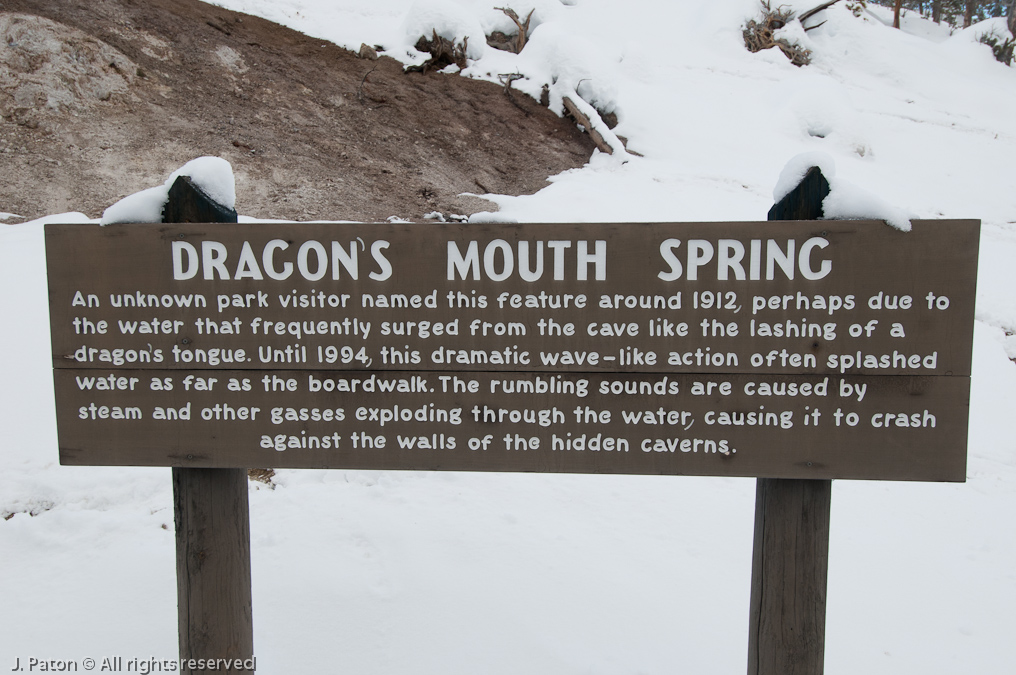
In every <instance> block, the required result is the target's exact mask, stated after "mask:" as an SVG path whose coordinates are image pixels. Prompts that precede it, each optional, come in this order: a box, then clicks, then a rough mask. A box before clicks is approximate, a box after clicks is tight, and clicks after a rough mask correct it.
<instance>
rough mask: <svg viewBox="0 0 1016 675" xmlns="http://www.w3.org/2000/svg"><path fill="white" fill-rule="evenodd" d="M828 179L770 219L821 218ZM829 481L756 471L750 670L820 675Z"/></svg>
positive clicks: (814, 178) (764, 674) (815, 171)
mask: <svg viewBox="0 0 1016 675" xmlns="http://www.w3.org/2000/svg"><path fill="white" fill-rule="evenodd" d="M828 194H829V182H828V181H827V180H826V179H825V176H823V175H822V172H821V170H819V168H818V167H811V168H810V169H809V170H808V172H807V173H806V174H805V176H804V179H803V180H802V181H801V182H800V183H799V184H798V185H797V187H796V188H794V189H793V190H791V191H790V192H789V193H788V194H787V195H786V196H785V197H784V198H783V199H782V200H780V202H779V203H777V204H775V205H773V208H772V209H770V211H769V220H818V219H819V218H821V217H822V215H823V214H822V201H823V200H824V199H825V198H826V195H828ZM832 491H833V482H832V481H831V480H790V479H785V478H759V479H758V481H757V485H756V488H755V541H754V544H753V547H752V557H751V603H750V607H749V622H748V675H821V673H822V672H823V670H824V668H825V617H826V587H827V583H826V581H827V577H828V571H829V517H830V513H829V509H830V504H831V501H832Z"/></svg>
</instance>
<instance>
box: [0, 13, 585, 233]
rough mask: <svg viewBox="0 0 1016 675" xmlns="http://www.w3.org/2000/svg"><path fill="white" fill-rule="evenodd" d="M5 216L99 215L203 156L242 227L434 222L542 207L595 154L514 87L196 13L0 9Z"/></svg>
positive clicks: (0, 166) (236, 17)
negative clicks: (438, 216) (541, 193)
mask: <svg viewBox="0 0 1016 675" xmlns="http://www.w3.org/2000/svg"><path fill="white" fill-rule="evenodd" d="M0 116H2V119H0V211H11V212H14V213H17V214H19V215H20V216H23V217H25V218H35V217H39V216H42V215H45V214H49V213H57V212H62V211H68V210H80V211H84V212H85V213H87V214H88V215H90V216H98V215H100V214H101V212H102V210H103V209H104V208H105V207H107V206H109V205H110V204H112V203H113V202H115V201H117V200H118V199H120V198H121V197H124V196H126V195H128V194H130V193H133V192H136V191H138V190H141V189H143V188H146V187H151V186H153V185H158V184H161V183H162V182H163V180H165V178H166V177H167V176H168V175H169V173H170V172H172V171H173V170H174V169H176V168H178V167H179V166H180V165H182V164H183V163H185V162H186V161H188V160H190V159H193V158H195V157H199V156H202V155H218V156H221V157H224V158H226V159H227V160H229V161H230V162H231V163H232V165H233V170H234V172H235V174H236V179H237V208H238V210H239V211H240V212H241V213H244V214H247V215H252V216H257V217H266V218H267V217H271V218H281V219H297V220H305V219H351V220H384V219H385V218H387V217H389V216H393V215H395V216H400V217H403V218H407V219H410V220H419V219H421V218H422V216H423V214H425V213H427V212H430V211H441V212H444V213H473V212H475V211H479V210H488V209H491V208H493V207H492V205H491V204H490V202H486V201H483V200H479V199H476V198H469V197H460V196H459V194H460V193H463V192H472V193H478V194H483V193H487V192H492V193H502V194H526V193H532V192H535V191H536V190H538V189H540V188H541V187H543V186H544V185H545V184H546V183H545V179H546V177H547V176H549V175H552V174H555V173H558V172H560V171H562V170H565V169H568V168H572V167H575V166H580V165H581V164H583V163H584V162H585V161H586V159H587V158H588V157H589V155H590V153H591V152H592V148H593V145H592V143H591V142H590V140H589V139H588V137H587V136H585V135H584V134H582V133H581V132H580V131H579V130H578V129H577V128H576V127H575V126H574V125H573V124H571V123H570V122H568V121H567V120H564V119H561V118H558V117H557V116H555V115H554V114H553V113H551V112H550V111H548V110H547V109H545V108H543V107H541V106H540V105H539V104H538V103H537V102H535V101H532V100H531V99H528V98H527V97H525V96H521V95H516V96H515V97H514V100H512V99H509V98H508V97H507V96H505V94H504V92H503V91H502V88H501V87H499V86H497V85H494V84H490V83H483V82H476V81H472V80H468V79H466V78H461V77H458V76H454V75H442V74H440V73H434V72H431V73H428V74H426V75H423V74H419V73H411V74H406V73H403V71H402V67H401V65H400V64H399V63H397V62H396V61H394V60H392V59H388V58H381V59H379V60H377V61H372V60H364V59H359V58H357V57H356V55H354V54H353V53H351V52H348V51H346V50H343V49H340V48H338V47H336V46H334V45H331V44H328V43H324V42H322V41H320V40H315V39H312V38H310V37H307V36H306V35H303V34H301V33H297V32H295V31H292V30H290V29H288V28H284V27H282V26H279V25H276V24H273V23H270V22H267V21H264V20H262V19H259V18H256V17H252V16H248V15H243V14H237V13H235V12H230V11H227V10H224V9H220V8H218V7H214V6H211V5H206V4H203V3H201V2H198V1H197V0H60V1H59V2H56V1H52V0H51V1H48V2H47V1H43V0H0Z"/></svg>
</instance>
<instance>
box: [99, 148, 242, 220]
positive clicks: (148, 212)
mask: <svg viewBox="0 0 1016 675" xmlns="http://www.w3.org/2000/svg"><path fill="white" fill-rule="evenodd" d="M180 176H187V177H189V178H190V179H191V180H192V181H193V182H194V184H195V185H196V186H197V187H198V188H199V189H200V190H201V191H202V192H204V193H205V194H206V195H208V196H209V197H211V198H212V199H213V200H214V201H216V202H218V203H219V204H221V205H222V206H225V207H226V208H228V209H232V208H234V207H235V206H236V181H235V179H234V177H233V167H232V166H231V165H230V164H229V162H227V161H226V160H224V159H222V158H221V157H198V158H197V159H192V160H191V161H189V162H187V163H186V164H184V165H183V166H182V167H180V168H179V169H177V170H176V171H174V172H173V173H172V174H170V176H169V178H168V179H166V182H165V183H163V184H162V185H160V186H158V187H152V188H148V189H147V190H142V191H141V192H135V193H134V194H132V195H129V196H127V197H124V198H123V199H121V200H120V201H118V202H117V203H115V204H113V205H112V206H110V207H109V208H108V209H106V210H105V211H104V212H103V213H102V218H101V219H100V221H99V223H100V224H101V225H113V224H115V223H160V222H162V209H163V208H164V207H165V206H166V202H167V201H168V200H169V188H171V187H172V186H173V183H174V182H175V181H176V179H177V178H178V177H180Z"/></svg>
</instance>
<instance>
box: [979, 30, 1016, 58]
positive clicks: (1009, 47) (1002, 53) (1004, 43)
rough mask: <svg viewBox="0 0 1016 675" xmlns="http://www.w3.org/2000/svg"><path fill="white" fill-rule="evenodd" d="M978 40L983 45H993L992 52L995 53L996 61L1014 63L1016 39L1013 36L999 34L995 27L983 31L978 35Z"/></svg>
mask: <svg viewBox="0 0 1016 675" xmlns="http://www.w3.org/2000/svg"><path fill="white" fill-rule="evenodd" d="M977 41H978V42H980V43H981V44H982V45H988V46H989V47H991V53H992V54H994V55H995V60H996V61H998V62H999V63H1004V64H1005V65H1007V66H1010V65H1012V57H1013V47H1016V41H1014V40H1013V38H1012V37H1007V36H1005V35H999V34H998V33H996V32H995V31H994V29H993V30H991V31H989V32H987V33H982V34H981V35H980V36H978V38H977Z"/></svg>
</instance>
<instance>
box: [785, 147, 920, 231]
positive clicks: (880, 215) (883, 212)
mask: <svg viewBox="0 0 1016 675" xmlns="http://www.w3.org/2000/svg"><path fill="white" fill-rule="evenodd" d="M813 166H817V167H818V168H819V170H821V171H822V175H823V176H825V178H826V180H827V181H829V194H828V195H826V198H825V199H824V200H823V201H822V212H823V213H824V214H825V218H826V219H829V220H884V221H885V222H887V223H888V224H889V225H891V226H893V227H895V228H896V229H897V230H903V231H904V232H909V231H910V220H911V218H914V217H916V216H914V215H913V214H911V213H909V212H908V211H906V210H904V209H901V208H899V207H896V206H893V205H892V204H890V203H889V202H887V201H886V200H884V199H882V198H881V197H878V196H876V195H873V194H871V193H870V192H868V191H867V190H865V189H863V188H860V187H858V186H856V185H854V184H852V183H850V182H849V181H846V180H844V179H842V178H839V177H837V176H836V160H834V159H833V158H832V156H831V155H829V154H827V153H825V152H804V153H801V154H799V155H796V156H795V157H793V158H792V159H791V160H790V161H789V162H787V164H786V166H784V167H783V171H781V172H780V177H779V179H777V181H776V187H775V188H773V201H774V202H777V203H778V202H779V201H780V200H781V199H783V198H784V197H786V196H787V195H788V194H790V192H791V191H792V190H793V189H794V188H796V187H797V186H798V184H800V182H801V180H802V179H803V178H804V176H805V174H807V173H808V169H810V168H811V167H813Z"/></svg>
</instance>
